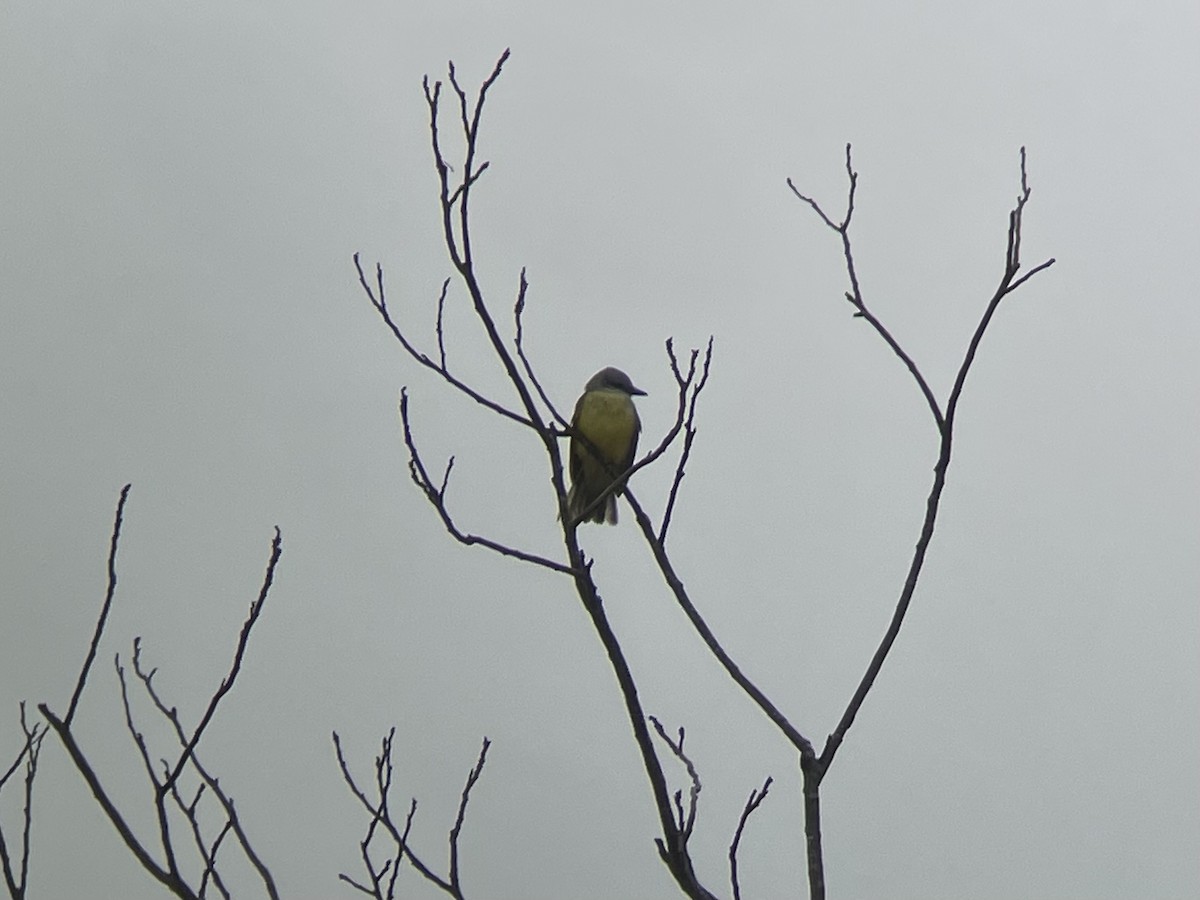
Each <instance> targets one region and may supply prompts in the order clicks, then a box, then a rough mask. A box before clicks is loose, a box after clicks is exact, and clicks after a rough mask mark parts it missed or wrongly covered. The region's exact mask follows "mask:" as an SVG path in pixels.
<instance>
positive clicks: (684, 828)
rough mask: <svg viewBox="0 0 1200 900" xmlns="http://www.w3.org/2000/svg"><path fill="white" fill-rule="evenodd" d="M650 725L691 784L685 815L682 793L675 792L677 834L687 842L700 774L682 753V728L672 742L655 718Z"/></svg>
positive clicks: (694, 819)
mask: <svg viewBox="0 0 1200 900" xmlns="http://www.w3.org/2000/svg"><path fill="white" fill-rule="evenodd" d="M650 724H651V725H653V726H654V730H655V731H656V732H658V736H659V738H661V739H662V742H663V743H664V744H666V745H667V746H668V747H669V748H670V749H671V753H672V754H673V755H674V756H675V758H676V759H677V760H679V761H680V762H681V763H683V767H684V768H685V769H687V773H688V778H689V779H691V782H692V786H691V790H689V791H688V808H687V813H686V814H685V813H684V811H683V792H682V791H676V792H675V813H676V815H677V816H678V820H677V821H678V825H679V833H680V834H681V835H682V836H683V839H684V840H685V841H687V840H688V839H689V838H691V836H692V831H693V830H694V829H695V827H696V811H697V809H698V807H699V805H700V773H699V772H697V771H696V766H695V764H694V763H693V762H692V760H691V758H690V757H689V756H688V755H687V754H686V753H684V752H683V739H684V737H685V736H686V735H685V732H684V730H683V726H680V728H679V738H678V740H672V739H671V738H670V736H668V735H667V732H666V729H665V728H663V726H662V723H661V722H660V721H658V719H657V718H655V717H654V716H650Z"/></svg>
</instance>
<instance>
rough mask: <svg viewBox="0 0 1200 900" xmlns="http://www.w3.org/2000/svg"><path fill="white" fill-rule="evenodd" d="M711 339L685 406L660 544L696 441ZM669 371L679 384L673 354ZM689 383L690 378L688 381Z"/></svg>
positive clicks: (664, 512) (664, 539)
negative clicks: (685, 413) (699, 374)
mask: <svg viewBox="0 0 1200 900" xmlns="http://www.w3.org/2000/svg"><path fill="white" fill-rule="evenodd" d="M712 351H713V339H712V337H711V336H710V337H709V339H708V349H707V350H706V351H705V353H704V366H703V368H702V369H701V372H702V374H701V376H700V380H699V381H698V382H696V384H695V386H694V387H693V388H692V389H691V393H690V395H689V397H688V404H687V421H686V422H684V426H683V427H684V432H683V451H682V452H681V453H680V454H679V464H678V465H677V466H676V467H675V477H674V478H673V479H672V481H671V491H670V494H669V495H668V498H667V506H666V509H665V510H664V511H663V518H662V526H661V527H660V528H659V529H658V540H659V543H661V544H664V545H665V544H666V542H667V529H668V528H669V527H670V525H671V513H672V512H673V511H674V509H675V501H676V499H677V498H678V496H679V485H680V483H681V482H682V481H683V474H684V469H685V467H686V466H687V461H688V458H689V457H690V456H691V453H692V443H693V442H694V441H695V440H696V402H697V401H698V400H699V399H700V392H701V391H702V390H704V386H705V385H706V384H708V373H709V367H710V366H711V365H712ZM692 360H693V365H694V363H695V353H694V352H693V356H692ZM671 362H672V366H671V369H672V371H673V372H674V373H675V380H676V382H680V377H679V367H678V366H677V365H675V358H674V354H672V355H671ZM688 381H689V382H690V378H689V379H688Z"/></svg>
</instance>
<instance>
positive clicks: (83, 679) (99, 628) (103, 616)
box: [63, 484, 133, 728]
mask: <svg viewBox="0 0 1200 900" xmlns="http://www.w3.org/2000/svg"><path fill="white" fill-rule="evenodd" d="M131 487H133V485H132V484H127V485H125V487H123V488H121V499H120V500H118V501H117V515H116V518H115V520H114V521H113V530H112V539H111V540H110V542H109V550H108V590H107V591H106V592H105V594H104V605H103V606H102V607H101V608H100V618H99V619H97V620H96V631H95V633H94V634H93V635H92V643H91V644H90V645H89V647H88V652H87V656H85V657H84V660H83V668H82V669H81V670H80V672H79V680H78V681H77V682H76V683H75V692H74V693H73V694H72V695H71V702H70V704H69V705H68V706H67V714H66V716H64V717H63V724H64V725H66V726H67V727H68V728H70V727H71V722H72V720H74V718H75V710H76V709H77V708H78V707H79V698H80V696H81V695H82V694H83V686H84V685H85V684H86V683H87V677H88V672H89V671H90V670H91V668H92V662H93V661H94V660H95V659H96V649H97V648H98V647H99V646H100V636H101V635H102V634H103V633H104V624H105V622H107V621H108V611H109V609H111V608H112V602H113V596H114V595H115V594H116V592H117V544H118V543H120V540H121V522H122V520H123V519H124V516H125V501H126V500H127V499H129V489H130V488H131Z"/></svg>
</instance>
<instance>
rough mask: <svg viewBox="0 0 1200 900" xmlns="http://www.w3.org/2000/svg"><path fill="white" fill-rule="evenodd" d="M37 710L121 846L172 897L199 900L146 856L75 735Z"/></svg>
mask: <svg viewBox="0 0 1200 900" xmlns="http://www.w3.org/2000/svg"><path fill="white" fill-rule="evenodd" d="M38 710H39V711H40V712H41V714H42V716H43V717H45V719H46V721H47V722H49V723H50V727H51V728H52V729H53V730H54V733H55V734H57V735H58V737H59V740H61V741H62V744H63V747H64V748H65V749H66V751H67V755H68V756H70V757H71V762H73V763H74V764H75V768H76V769H77V770H78V771H79V774H80V775H82V776H83V780H84V781H86V782H87V786H88V788H89V789H90V790H91V792H92V796H93V797H95V799H96V802H97V803H98V804H99V805H100V808H101V809H102V810H103V811H104V814H105V815H106V816H108V820H109V821H110V822H112V824H113V827H114V828H116V830H117V833H118V834H119V835H120V836H121V840H122V841H124V842H125V846H126V847H127V848H128V849H129V852H130V853H132V854H133V855H134V857H135V858H136V859H137V861H138V862H139V863H140V864H141V866H142V868H143V869H145V870H146V871H147V872H148V873H149V874H150V875H151V877H153V878H154V879H155V880H156V881H158V882H159V883H160V884H162V885H163V886H164V887H165V888H167V890H169V891H170V892H171V893H173V894H174V895H175V896H177V897H182V898H186V900H199V898H198V897H197V896H196V894H194V893H193V892H192V890H191V889H190V888H189V887H188V886H187V885H186V884H185V883H184V882H183V881H182V879H181V878H180V877H179V875H178V873H171V872H169V871H167V870H166V869H164V868H162V867H161V866H159V865H158V863H156V862H155V861H154V858H153V857H152V856H150V854H149V852H148V851H147V850H146V848H145V847H143V846H142V844H141V842H140V841H139V840H138V839H137V837H136V836H135V835H134V833H133V831H132V830H130V828H129V825H128V824H127V823H126V822H125V819H124V818H123V817H122V816H121V813H120V812H119V811H118V810H117V808H116V806H115V805H113V802H112V800H111V799H110V798H109V796H108V793H107V792H106V791H105V789H104V786H103V785H101V784H100V779H99V778H98V777H97V776H96V772H95V770H94V769H93V768H92V766H91V763H89V762H88V760H87V757H86V756H85V755H84V753H83V750H82V749H81V748H80V746H79V744H78V743H77V742H76V740H75V735H74V734H72V733H71V729H70V727H69V726H68V725H67V724H66V722H65V721H64V720H62V719H60V718H58V716H56V715H55V714H54V713H53V712H51V710H50V708H49V707H48V706H47V705H46V704H45V703H39V704H38Z"/></svg>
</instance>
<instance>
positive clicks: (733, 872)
mask: <svg viewBox="0 0 1200 900" xmlns="http://www.w3.org/2000/svg"><path fill="white" fill-rule="evenodd" d="M770 789H771V777H770V776H767V780H766V781H764V782H763V786H762V787H761V788H758V789H756V790H752V791H751V792H750V797H749V798H748V799H747V800H746V805H745V806H744V807H742V814H741V816H740V817H739V818H738V823H737V830H736V831H734V833H733V840H732V841H731V842H730V844H729V880H730V882H731V883H732V885H733V900H742V888H741V885H740V884H739V883H738V855H737V854H738V846H739V845H740V844H741V843H742V832H743V831H744V830H745V828H746V821H747V820H748V819H749V818H750V814H751V813H753V812H754V811H755V810H756V809H758V807H759V806H761V805H762V802H763V801H764V800H766V799H767V791H769V790H770Z"/></svg>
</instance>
